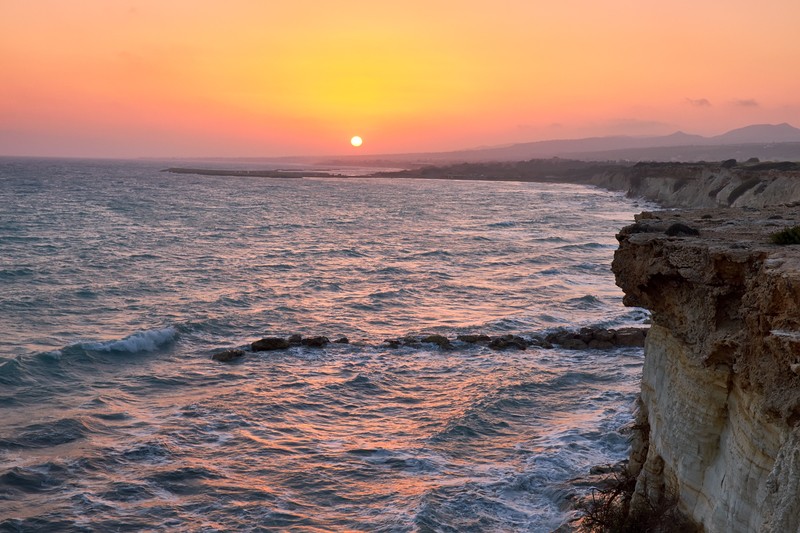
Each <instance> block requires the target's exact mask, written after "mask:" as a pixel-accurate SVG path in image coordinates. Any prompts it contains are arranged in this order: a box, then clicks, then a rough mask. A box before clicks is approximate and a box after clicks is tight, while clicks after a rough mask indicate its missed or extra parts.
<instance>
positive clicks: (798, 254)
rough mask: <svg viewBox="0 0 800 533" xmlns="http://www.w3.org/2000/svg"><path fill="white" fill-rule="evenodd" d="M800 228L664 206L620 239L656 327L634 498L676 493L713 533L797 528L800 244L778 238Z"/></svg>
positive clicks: (766, 216)
mask: <svg viewBox="0 0 800 533" xmlns="http://www.w3.org/2000/svg"><path fill="white" fill-rule="evenodd" d="M765 190H766V189H765ZM675 224H681V225H683V226H685V227H688V228H691V229H693V230H695V231H696V234H694V232H686V231H683V232H679V233H676V234H673V235H668V230H669V228H670V227H674V225H675ZM797 224H800V209H798V208H793V207H785V206H784V207H779V208H767V209H762V210H748V209H727V210H695V211H680V212H675V211H664V212H660V213H657V214H653V213H643V214H642V215H639V216H638V217H637V222H636V224H634V225H632V226H629V227H628V228H625V229H624V230H622V232H621V233H620V234H619V235H618V236H617V239H618V240H619V242H620V244H619V249H618V251H617V252H616V254H615V258H614V262H613V267H612V268H613V271H614V273H615V275H616V279H617V284H618V285H619V286H620V287H621V288H622V289H623V290H624V291H625V304H626V305H631V306H640V307H646V308H648V309H649V310H650V311H651V312H652V322H653V323H652V327H651V329H650V332H649V333H648V335H647V340H646V344H645V363H644V369H643V376H642V392H641V398H640V401H639V409H638V412H637V414H636V425H635V429H636V431H635V432H634V434H635V437H634V442H633V447H632V453H631V458H630V463H629V468H630V470H631V473H632V474H634V475H635V476H637V482H636V489H635V493H634V497H633V501H632V505H634V506H636V505H639V506H642V505H651V504H655V505H657V504H659V502H663V501H664V500H665V499H669V498H676V499H677V503H678V506H679V508H680V510H681V511H682V512H683V513H685V514H686V515H687V516H688V517H689V518H691V519H692V520H693V521H694V522H696V523H697V524H698V525H700V526H702V527H703V528H704V529H705V530H706V531H709V532H726V533H727V532H739V531H741V532H746V531H770V532H794V531H800V375H798V373H797V372H795V371H794V370H795V368H798V367H796V366H795V365H797V364H798V363H800V247H798V246H778V245H774V244H770V243H769V235H770V234H771V233H773V232H775V231H777V230H779V229H782V228H785V227H789V226H794V225H797Z"/></svg>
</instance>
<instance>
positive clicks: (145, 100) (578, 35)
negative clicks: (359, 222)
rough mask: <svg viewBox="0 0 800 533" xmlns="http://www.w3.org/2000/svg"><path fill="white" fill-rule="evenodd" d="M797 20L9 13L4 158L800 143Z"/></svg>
mask: <svg viewBox="0 0 800 533" xmlns="http://www.w3.org/2000/svg"><path fill="white" fill-rule="evenodd" d="M798 20H800V3H799V2H797V1H796V0H773V1H771V2H766V3H765V2H760V3H759V2H749V1H744V0H734V1H731V2H725V3H720V2H718V1H716V0H713V1H712V0H699V1H697V0H694V1H691V2H690V1H688V0H675V1H671V2H631V1H626V0H609V1H607V2H593V1H588V0H568V1H564V2H549V3H545V2H530V1H528V0H508V1H505V2H500V3H498V2H485V1H479V0H463V1H460V2H429V1H426V2H421V1H417V0H411V1H405V2H367V1H366V0H342V1H340V2H323V1H319V0H317V1H311V0H299V1H295V2H252V1H246V0H231V1H230V2H226V3H225V4H224V5H223V4H221V3H219V2H210V1H191V2H190V1H187V0H174V1H170V2H154V1H131V2H107V1H105V0H83V1H81V2H79V3H76V2H62V1H58V0H41V1H37V2H26V1H22V0H5V1H4V2H3V4H2V7H0V36H1V37H0V71H2V72H3V83H2V84H0V125H1V126H0V155H31V156H90V157H138V156H149V157H172V156H181V157H198V156H212V155H213V156H227V157H236V156H291V155H315V154H326V155H337V154H353V153H359V154H371V153H372V154H385V153H398V152H430V151H442V150H458V149H464V148H471V147H477V146H484V145H498V144H505V143H519V142H532V141H538V140H544V139H570V138H580V137H588V136H603V135H665V134H669V133H672V132H674V131H677V130H682V131H686V132H688V133H692V134H698V135H706V136H709V135H718V134H721V133H723V132H725V131H728V130H731V129H734V128H739V127H742V126H745V125H748V124H778V123H783V122H788V123H790V124H793V125H798V124H800V96H798V95H800V76H797V73H796V71H795V70H796V69H795V68H794V67H796V65H798V64H800V39H798V38H797V30H796V24H797V21H798ZM354 135H360V136H361V137H363V139H364V144H363V146H361V147H359V148H355V147H353V146H351V145H350V142H349V141H350V139H351V137H353V136H354Z"/></svg>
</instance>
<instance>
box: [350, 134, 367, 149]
mask: <svg viewBox="0 0 800 533" xmlns="http://www.w3.org/2000/svg"><path fill="white" fill-rule="evenodd" d="M350 144H352V145H353V146H355V147H356V148H358V147H359V146H361V145H362V144H364V140H363V139H362V138H361V137H359V136H358V135H355V136H353V138H352V139H350Z"/></svg>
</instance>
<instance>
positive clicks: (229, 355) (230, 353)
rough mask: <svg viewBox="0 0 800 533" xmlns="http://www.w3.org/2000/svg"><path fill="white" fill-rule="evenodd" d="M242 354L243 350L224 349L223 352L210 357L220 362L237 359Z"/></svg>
mask: <svg viewBox="0 0 800 533" xmlns="http://www.w3.org/2000/svg"><path fill="white" fill-rule="evenodd" d="M243 355H244V351H243V350H225V351H223V352H217V353H215V354H214V355H212V356H211V359H213V360H214V361H220V362H221V363H227V362H229V361H233V360H234V359H238V358H240V357H242V356H243Z"/></svg>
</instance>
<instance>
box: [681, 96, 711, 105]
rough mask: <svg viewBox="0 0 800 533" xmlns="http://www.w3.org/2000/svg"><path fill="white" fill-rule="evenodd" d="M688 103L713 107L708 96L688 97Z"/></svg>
mask: <svg viewBox="0 0 800 533" xmlns="http://www.w3.org/2000/svg"><path fill="white" fill-rule="evenodd" d="M686 103H687V104H689V105H691V106H694V107H711V102H710V101H709V99H708V98H687V99H686Z"/></svg>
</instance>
